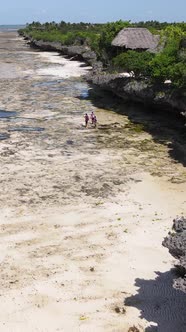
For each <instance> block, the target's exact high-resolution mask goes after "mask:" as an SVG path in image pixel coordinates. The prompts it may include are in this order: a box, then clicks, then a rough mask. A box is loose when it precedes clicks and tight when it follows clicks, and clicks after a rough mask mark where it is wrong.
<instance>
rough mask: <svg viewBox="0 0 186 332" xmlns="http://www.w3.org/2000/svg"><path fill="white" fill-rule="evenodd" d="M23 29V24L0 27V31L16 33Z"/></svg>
mask: <svg viewBox="0 0 186 332" xmlns="http://www.w3.org/2000/svg"><path fill="white" fill-rule="evenodd" d="M24 27H25V24H5V25H0V31H3V32H5V31H16V30H19V29H22V28H24Z"/></svg>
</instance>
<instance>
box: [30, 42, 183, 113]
mask: <svg viewBox="0 0 186 332" xmlns="http://www.w3.org/2000/svg"><path fill="white" fill-rule="evenodd" d="M23 37H24V38H25V39H26V40H28V43H29V45H30V46H31V47H33V48H38V49H40V50H43V51H57V52H60V53H61V54H62V55H65V56H67V57H69V58H70V59H72V60H79V61H84V62H86V63H87V64H89V65H91V66H92V72H91V73H90V74H89V75H88V76H87V77H86V79H87V81H88V82H89V83H90V84H93V85H95V86H97V87H99V88H100V89H103V90H106V91H111V92H112V93H113V94H115V95H117V96H119V97H120V98H122V99H123V101H124V102H135V103H139V104H144V105H145V106H150V107H153V108H156V109H160V110H164V111H166V112H172V113H174V114H176V115H180V114H181V115H183V116H186V93H185V92H184V91H183V90H182V91H180V90H178V89H175V88H173V87H172V86H171V84H170V83H167V84H159V85H157V84H156V85H154V84H152V83H151V82H149V80H147V79H138V80H137V79H135V78H134V77H126V76H125V75H123V74H119V73H118V74H109V73H107V72H104V71H103V65H102V63H101V62H100V61H97V56H96V53H95V52H94V51H92V50H91V48H90V47H89V46H87V45H82V46H80V45H70V46H64V45H62V44H61V43H58V42H45V41H42V40H39V41H37V40H33V39H31V40H30V38H29V36H25V35H24V36H23Z"/></svg>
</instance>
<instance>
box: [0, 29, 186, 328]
mask: <svg viewBox="0 0 186 332" xmlns="http://www.w3.org/2000/svg"><path fill="white" fill-rule="evenodd" d="M8 36H10V39H8V38H7V35H6V36H5V34H1V35H0V38H1V41H2V43H4V44H3V45H4V48H3V47H2V49H1V50H0V68H1V69H2V70H1V71H0V72H1V74H0V85H1V92H2V96H1V98H0V110H1V111H0V113H1V112H2V113H1V114H0V115H1V119H0V133H1V135H4V136H5V138H6V139H3V140H1V142H0V165H1V176H0V181H1V186H0V208H1V209H0V228H1V233H0V234H1V241H0V252H1V256H0V258H1V263H0V273H1V279H0V283H1V287H0V288H1V291H0V298H1V301H0V309H1V310H0V331H1V332H24V331H27V332H36V331H38V332H57V331H58V332H59V331H60V332H62V331H65V332H68V331H73V332H79V331H80V332H87V331H89V332H90V331H91V332H93V331H96V332H103V331H108V332H128V331H129V328H130V327H132V326H135V327H136V328H137V329H138V330H139V331H140V332H142V331H145V332H153V331H154V332H155V331H158V332H184V331H185V330H186V318H185V317H186V315H185V313H186V312H185V310H186V309H185V308H186V296H185V294H184V293H182V292H180V291H176V290H174V289H173V288H172V280H173V278H174V273H175V272H174V271H173V270H172V268H173V266H174V263H175V261H174V260H173V258H172V256H171V255H170V254H169V253H168V250H167V249H165V248H164V247H162V241H163V238H164V237H165V236H166V235H167V234H168V232H169V231H170V230H171V227H172V220H173V219H174V218H175V217H176V216H178V215H179V216H182V215H185V214H186V169H185V167H184V165H183V163H182V161H181V158H180V157H179V158H176V157H173V156H172V150H173V149H174V144H173V143H174V142H173V138H174V135H176V134H175V130H177V128H174V126H173V125H172V124H170V126H169V124H167V127H166V122H161V123H162V127H161V125H160V123H159V122H158V121H159V118H156V117H155V115H154V114H153V112H152V113H149V114H146V113H145V112H141V111H140V110H139V112H137V110H136V109H134V108H133V107H132V106H131V107H130V106H122V107H123V109H122V112H123V114H121V112H119V111H118V110H117V109H114V108H113V109H112V110H111V109H110V110H108V109H106V108H104V107H100V106H99V107H98V105H97V101H95V100H91V98H88V97H87V96H88V94H89V92H90V91H89V90H90V89H91V87H89V86H88V85H87V83H86V82H84V81H83V79H82V78H81V75H84V74H85V71H87V70H89V68H86V69H85V68H84V67H81V66H80V64H79V63H78V62H73V63H71V62H69V61H68V60H66V59H63V60H62V59H60V58H59V57H58V55H57V54H47V53H42V52H34V51H33V52H32V51H31V49H30V48H28V46H27V45H26V43H25V42H24V41H22V40H21V38H18V39H17V35H16V34H15V33H11V34H9V35H8ZM3 38H4V39H3ZM7 43H8V44H7ZM5 46H6V47H5ZM7 48H8V51H7ZM5 54H6V61H5ZM23 60H24V61H23ZM71 64H73V65H71ZM7 66H10V67H11V70H10V71H9V72H8V73H9V74H8V76H6V72H7ZM59 66H60V68H61V69H60V71H59ZM10 67H9V68H10ZM63 69H64V71H63ZM90 111H94V112H95V113H96V115H97V117H98V128H96V129H93V128H92V127H91V126H89V128H87V129H85V127H84V122H83V121H84V120H83V119H84V113H85V112H90ZM120 111H121V109H120ZM3 112H4V113H3ZM9 112H12V114H11V113H9ZM140 112H141V113H140ZM7 113H8V114H7ZM3 116H4V117H3ZM158 116H159V117H160V115H158ZM149 120H150V127H149V128H148V129H147V130H146V129H145V128H144V126H141V127H140V125H139V123H141V124H146V122H148V121H149ZM162 121H163V119H162ZM137 122H138V123H137ZM173 123H174V121H173ZM171 125H172V127H171ZM157 128H158V129H157ZM155 129H156V131H155ZM157 133H158V135H157ZM170 143H172V149H170ZM183 147H184V144H183ZM131 332H132V330H131Z"/></svg>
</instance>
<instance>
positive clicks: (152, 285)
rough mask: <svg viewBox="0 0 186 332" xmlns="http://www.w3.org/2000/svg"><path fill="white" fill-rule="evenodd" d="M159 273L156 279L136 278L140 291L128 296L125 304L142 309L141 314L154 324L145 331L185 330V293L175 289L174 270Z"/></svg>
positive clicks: (173, 331) (172, 331) (181, 331)
mask: <svg viewBox="0 0 186 332" xmlns="http://www.w3.org/2000/svg"><path fill="white" fill-rule="evenodd" d="M156 275H157V277H156V278H155V279H154V280H144V279H136V282H135V286H136V287H138V293H137V294H136V295H134V296H130V297H128V298H126V299H125V300H124V304H125V306H131V307H135V308H137V309H139V310H140V317H141V318H144V319H146V320H147V321H148V322H149V323H151V325H150V326H149V327H147V328H146V329H145V332H155V331H156V332H157V331H158V332H185V331H186V294H185V293H183V292H181V291H179V290H176V289H174V288H173V279H174V278H175V270H173V269H172V270H171V271H169V272H165V273H160V272H156ZM152 322H153V323H154V325H153V324H152ZM155 325H157V326H155Z"/></svg>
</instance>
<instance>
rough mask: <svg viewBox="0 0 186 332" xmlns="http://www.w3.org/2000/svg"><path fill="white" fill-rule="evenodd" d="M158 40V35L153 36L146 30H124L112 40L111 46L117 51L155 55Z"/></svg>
mask: <svg viewBox="0 0 186 332" xmlns="http://www.w3.org/2000/svg"><path fill="white" fill-rule="evenodd" d="M159 40H160V36H159V35H153V34H152V33H151V32H150V31H149V30H148V29H146V28H124V29H122V30H121V31H120V32H119V33H118V34H117V36H116V37H115V38H114V39H113V41H112V43H111V45H112V46H114V47H117V49H118V51H124V50H135V51H149V52H151V53H156V52H157V51H158V48H157V47H158V44H159Z"/></svg>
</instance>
